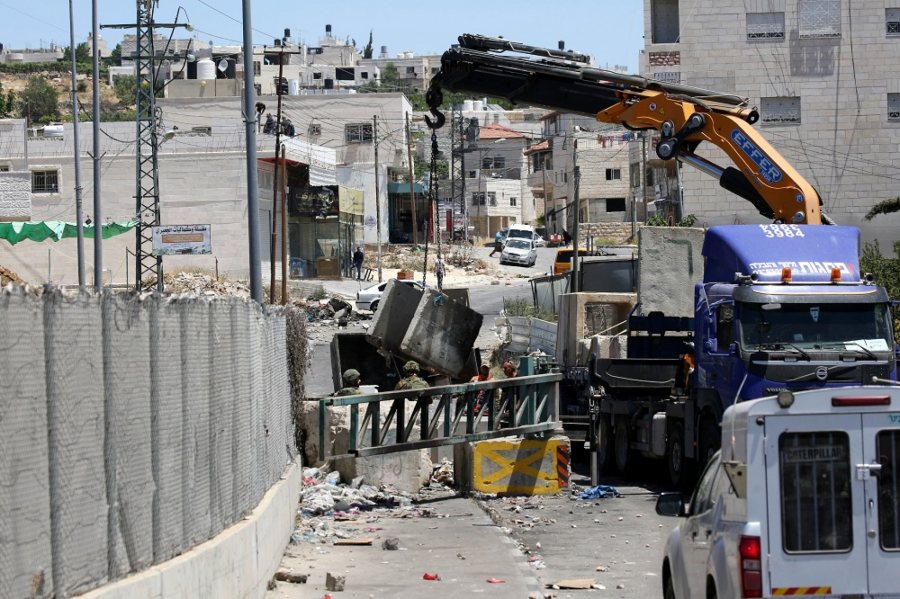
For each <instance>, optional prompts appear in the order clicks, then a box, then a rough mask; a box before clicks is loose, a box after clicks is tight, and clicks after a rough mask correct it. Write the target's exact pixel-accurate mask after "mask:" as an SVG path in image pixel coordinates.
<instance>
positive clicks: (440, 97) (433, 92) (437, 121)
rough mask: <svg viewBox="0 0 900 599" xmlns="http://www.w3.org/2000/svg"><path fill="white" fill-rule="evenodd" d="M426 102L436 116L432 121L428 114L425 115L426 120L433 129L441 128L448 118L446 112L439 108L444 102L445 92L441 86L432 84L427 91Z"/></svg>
mask: <svg viewBox="0 0 900 599" xmlns="http://www.w3.org/2000/svg"><path fill="white" fill-rule="evenodd" d="M425 103H426V104H428V107H429V109H430V111H431V114H432V116H434V121H433V122H432V120H431V119H430V118H428V115H425V122H426V123H427V124H428V126H429V127H430V128H431V129H440V128H441V127H443V126H444V123H445V122H446V120H447V118H446V117H445V116H444V113H443V112H441V111H440V110H438V108H440V106H441V104H443V103H444V93H443V92H442V91H441V88H439V87H437V86H431V87H430V88H429V89H428V91H427V92H425Z"/></svg>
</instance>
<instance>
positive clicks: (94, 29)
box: [26, 0, 128, 292]
mask: <svg viewBox="0 0 900 599" xmlns="http://www.w3.org/2000/svg"><path fill="white" fill-rule="evenodd" d="M99 28H100V22H99V21H98V17H97V0H92V2H91V39H92V43H91V46H92V47H91V53H92V54H93V57H92V58H93V63H94V64H93V75H94V85H93V87H94V90H93V91H94V93H93V108H92V110H93V112H94V118H93V121H92V122H91V125H92V127H93V131H94V140H93V141H94V155H93V156H92V158H93V160H94V189H93V192H94V290H95V291H97V292H100V291H101V290H102V289H103V233H102V227H103V218H102V212H101V210H100V209H101V206H100V86H99V85H98V84H97V82H98V81H100V47H99V46H100V45H99V44H98V42H97V40H99V39H100V32H99ZM26 162H27V161H26ZM98 232H99V234H98ZM125 264H126V266H127V265H128V260H127V258H126V260H125ZM111 279H112V277H110V283H112V280H111ZM125 280H126V281H127V280H128V277H127V275H126V277H125Z"/></svg>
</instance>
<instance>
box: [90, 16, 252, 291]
mask: <svg viewBox="0 0 900 599" xmlns="http://www.w3.org/2000/svg"><path fill="white" fill-rule="evenodd" d="M155 6H156V2H154V1H153V0H137V22H136V23H135V24H129V25H101V29H102V28H112V29H132V28H134V29H136V30H137V31H136V35H135V41H136V48H137V52H136V54H135V56H134V61H135V67H136V71H135V74H136V75H137V94H136V101H135V112H136V117H135V121H136V124H137V144H136V148H135V162H136V164H137V177H136V181H135V196H134V197H135V214H136V215H137V220H138V226H137V227H136V228H135V232H136V238H135V252H134V253H135V262H136V264H135V266H136V268H135V289H136V290H138V291H139V290H140V289H141V282H142V281H143V280H144V277H145V276H153V277H155V278H156V289H157V291H160V292H162V291H163V289H164V283H163V268H162V257H161V256H154V255H153V252H152V249H153V227H154V226H157V225H160V224H161V220H162V219H161V215H160V205H159V163H158V150H159V140H158V135H159V129H161V128H162V111H161V110H158V109H157V107H156V88H157V86H156V73H155V70H154V62H155V61H154V55H155V53H156V51H155V49H154V47H153V30H154V29H155V28H167V29H172V28H175V27H184V28H186V29H187V30H188V31H190V30H191V29H192V27H191V24H190V23H183V24H180V23H156V22H154V20H153V10H154V8H155ZM248 20H249V16H246V17H245V19H244V24H245V27H246V24H247V22H248ZM165 59H166V60H182V59H186V57H185V56H180V55H174V56H166V57H165ZM145 83H146V85H144V84H145ZM94 84H95V85H96V84H97V81H96V80H95V82H94ZM96 118H99V115H97V116H95V119H96ZM254 140H255V138H254ZM254 143H255V141H254ZM253 155H254V160H255V156H256V146H255V145H254V147H253ZM253 178H254V181H255V179H256V171H255V170H254V173H253ZM248 208H249V207H248ZM250 217H251V218H252V217H253V214H252V212H251V214H250ZM257 218H258V215H257ZM97 226H98V227H99V226H100V224H98V225H97ZM251 269H252V265H251ZM251 294H252V281H251Z"/></svg>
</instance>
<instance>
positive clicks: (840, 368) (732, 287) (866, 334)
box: [692, 225, 896, 417]
mask: <svg viewBox="0 0 900 599" xmlns="http://www.w3.org/2000/svg"><path fill="white" fill-rule="evenodd" d="M859 247H860V234H859V229H856V228H855V227H839V226H802V225H738V226H734V225H731V226H722V227H712V228H710V229H709V230H708V231H707V233H706V238H705V241H704V245H703V255H704V257H705V259H706V266H705V270H704V276H703V280H704V282H703V283H698V284H697V285H696V287H695V317H694V336H695V339H697V340H699V342H697V343H695V351H694V356H695V366H694V373H693V380H692V384H693V386H694V387H695V388H696V389H698V390H708V391H714V392H715V394H716V395H717V396H718V399H719V402H718V403H719V404H720V406H721V410H723V411H724V409H726V408H728V407H729V406H730V405H732V404H733V403H734V402H735V400H737V401H743V400H747V399H756V398H759V397H765V396H769V395H777V394H778V393H779V392H780V391H782V390H785V389H789V390H791V391H802V390H808V389H819V388H823V387H844V386H848V385H870V384H873V382H877V379H880V380H896V349H895V344H894V336H893V325H892V320H891V311H890V299H889V298H888V295H887V292H886V291H885V289H884V288H882V287H878V286H876V285H875V284H874V282H873V281H872V280H871V277H869V278H867V277H866V276H865V275H863V274H862V273H860V270H859V253H860V252H859ZM717 411H718V409H717ZM717 416H719V417H721V413H718V414H717Z"/></svg>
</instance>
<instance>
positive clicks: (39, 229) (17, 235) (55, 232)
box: [0, 220, 138, 245]
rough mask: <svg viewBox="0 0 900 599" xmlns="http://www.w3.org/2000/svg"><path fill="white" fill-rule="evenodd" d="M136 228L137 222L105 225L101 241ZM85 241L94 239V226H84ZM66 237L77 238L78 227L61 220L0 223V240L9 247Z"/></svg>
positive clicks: (102, 228) (102, 229)
mask: <svg viewBox="0 0 900 599" xmlns="http://www.w3.org/2000/svg"><path fill="white" fill-rule="evenodd" d="M136 226H138V221H136V220H135V221H127V222H122V223H105V224H104V225H103V226H102V227H101V231H102V232H103V233H102V235H103V239H109V238H110V237H115V236H116V235H121V234H122V233H127V232H128V231H130V230H132V229H133V228H135V227H136ZM84 236H85V238H86V239H93V238H94V225H93V223H92V224H90V225H84ZM66 237H78V227H77V225H76V224H75V223H67V222H65V221H62V220H48V221H43V222H20V223H0V239H5V240H6V241H8V242H9V243H10V244H11V245H16V244H17V243H19V242H20V241H25V240H26V239H28V240H31V241H44V240H45V239H49V240H50V241H59V240H60V239H64V238H66Z"/></svg>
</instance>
